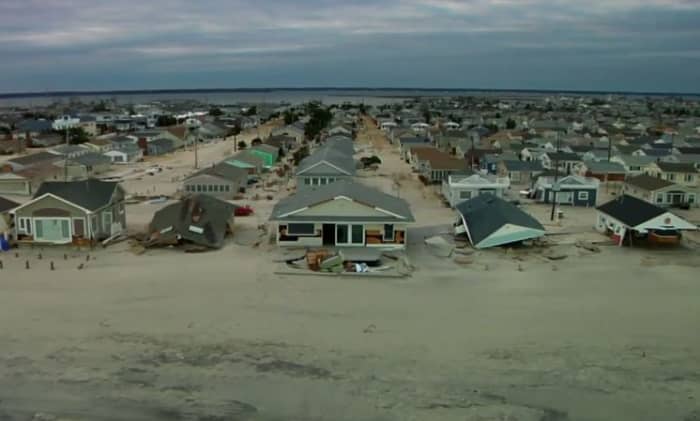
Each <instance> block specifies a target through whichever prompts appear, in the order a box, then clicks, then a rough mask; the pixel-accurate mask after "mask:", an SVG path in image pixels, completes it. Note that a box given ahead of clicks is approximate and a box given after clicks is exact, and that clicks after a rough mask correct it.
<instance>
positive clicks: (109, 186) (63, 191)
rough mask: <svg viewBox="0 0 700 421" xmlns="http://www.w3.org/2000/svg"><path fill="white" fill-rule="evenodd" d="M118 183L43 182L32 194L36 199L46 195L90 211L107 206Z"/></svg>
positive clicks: (85, 181)
mask: <svg viewBox="0 0 700 421" xmlns="http://www.w3.org/2000/svg"><path fill="white" fill-rule="evenodd" d="M118 187H119V183H117V182H110V181H101V180H97V179H94V178H91V179H88V180H84V181H45V182H43V183H41V186H39V189H38V190H37V191H36V194H34V199H37V198H39V197H41V196H43V195H45V194H47V193H49V194H52V195H54V196H56V197H59V198H61V199H63V200H66V201H68V202H70V203H73V204H75V205H78V206H80V207H81V208H83V209H87V210H90V211H94V210H97V209H99V208H101V207H103V206H105V205H107V204H109V202H110V200H111V199H112V196H113V195H114V191H115V190H116V189H117V188H118Z"/></svg>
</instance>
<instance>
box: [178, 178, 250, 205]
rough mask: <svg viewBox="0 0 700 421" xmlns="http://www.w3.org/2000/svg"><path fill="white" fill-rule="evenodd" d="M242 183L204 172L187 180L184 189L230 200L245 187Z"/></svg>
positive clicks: (186, 191) (188, 191)
mask: <svg viewBox="0 0 700 421" xmlns="http://www.w3.org/2000/svg"><path fill="white" fill-rule="evenodd" d="M243 181H245V180H243ZM242 184H243V183H242V182H236V181H230V180H226V179H225V178H219V177H212V176H210V175H205V174H202V175H198V176H194V177H192V178H189V179H187V180H185V182H184V183H183V190H184V192H185V193H192V194H194V193H201V194H206V195H208V196H213V197H216V198H219V199H223V200H228V199H233V197H234V196H236V194H237V193H238V191H239V190H240V188H241V187H244V186H243V185H242ZM215 186H216V187H215ZM222 187H223V188H222ZM222 190H223V191H222Z"/></svg>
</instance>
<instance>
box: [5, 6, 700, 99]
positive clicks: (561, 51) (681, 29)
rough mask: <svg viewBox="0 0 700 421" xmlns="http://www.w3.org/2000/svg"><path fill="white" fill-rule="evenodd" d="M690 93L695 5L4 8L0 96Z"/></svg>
mask: <svg viewBox="0 0 700 421" xmlns="http://www.w3.org/2000/svg"><path fill="white" fill-rule="evenodd" d="M269 86H286V87H305V86H347V87H360V86H362V87H365V86H366V87H426V88H433V87H445V88H502V89H508V88H520V89H577V90H629V91H667V92H700V0H585V1H583V0H571V1H569V0H405V1H404V0H371V1H370V0H358V1H352V0H345V1H343V0H337V1H336V0H255V1H239V0H188V1H184V0H138V1H133V0H120V1H112V0H0V92H19V91H47V90H96V89H100V90H102V89H160V88H236V87H269Z"/></svg>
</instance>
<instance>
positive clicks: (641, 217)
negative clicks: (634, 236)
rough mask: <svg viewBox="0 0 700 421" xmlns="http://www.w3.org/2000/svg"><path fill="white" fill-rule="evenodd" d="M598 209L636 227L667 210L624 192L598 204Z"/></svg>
mask: <svg viewBox="0 0 700 421" xmlns="http://www.w3.org/2000/svg"><path fill="white" fill-rule="evenodd" d="M598 210H599V211H601V212H603V213H605V214H607V215H610V216H612V217H613V218H615V219H617V220H618V221H620V222H622V223H624V224H626V225H628V226H630V227H636V226H637V225H639V224H641V223H644V222H646V221H648V220H650V219H652V218H655V217H657V216H659V215H663V214H664V213H666V212H667V211H666V209H663V208H660V207H658V206H656V205H653V204H651V203H649V202H646V201H644V200H642V199H637V198H636V197H634V196H629V195H626V194H624V195H622V196H620V197H617V198H615V199H613V200H611V201H609V202H607V203H605V204H602V205H600V206H598Z"/></svg>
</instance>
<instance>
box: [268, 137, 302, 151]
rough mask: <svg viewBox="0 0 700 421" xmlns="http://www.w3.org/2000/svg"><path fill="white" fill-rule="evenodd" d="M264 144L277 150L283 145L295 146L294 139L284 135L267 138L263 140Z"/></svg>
mask: <svg viewBox="0 0 700 421" xmlns="http://www.w3.org/2000/svg"><path fill="white" fill-rule="evenodd" d="M264 143H265V144H268V145H272V146H275V147H277V148H279V147H281V146H282V145H284V144H295V143H296V138H294V137H292V136H287V135H284V134H279V135H274V136H270V137H268V138H267V139H266V140H264Z"/></svg>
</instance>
